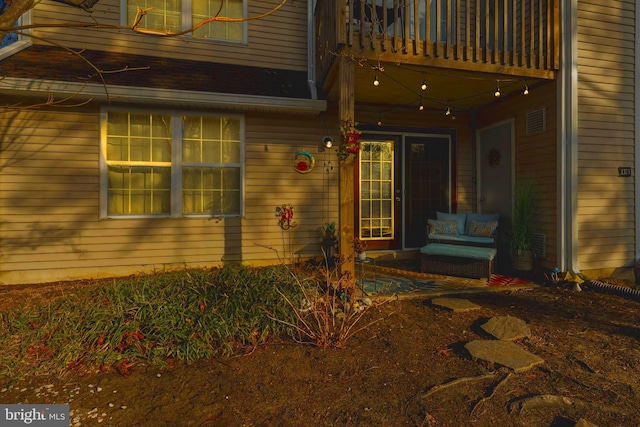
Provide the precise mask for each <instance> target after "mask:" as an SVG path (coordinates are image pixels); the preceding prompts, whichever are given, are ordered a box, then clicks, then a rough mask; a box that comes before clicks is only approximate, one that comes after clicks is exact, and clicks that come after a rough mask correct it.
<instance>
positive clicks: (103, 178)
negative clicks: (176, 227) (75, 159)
mask: <svg viewBox="0 0 640 427" xmlns="http://www.w3.org/2000/svg"><path fill="white" fill-rule="evenodd" d="M110 111H111V112H119V113H140V114H162V115H168V116H171V135H172V143H171V213H170V214H132V215H111V214H109V207H108V203H109V179H108V173H109V167H108V164H107V158H106V153H107V114H108V112H110ZM183 116H196V117H229V118H236V119H239V120H240V147H239V149H240V153H239V154H240V160H239V164H238V166H237V167H238V168H239V170H240V212H238V213H227V214H225V213H203V214H187V215H185V214H183V213H182V167H183V164H182V142H183V135H184V129H183V120H182V118H183ZM245 198H246V191H245V117H244V115H242V114H226V113H202V112H197V111H195V112H194V111H162V110H147V109H134V108H103V109H102V110H101V112H100V219H134V218H240V217H244V215H245Z"/></svg>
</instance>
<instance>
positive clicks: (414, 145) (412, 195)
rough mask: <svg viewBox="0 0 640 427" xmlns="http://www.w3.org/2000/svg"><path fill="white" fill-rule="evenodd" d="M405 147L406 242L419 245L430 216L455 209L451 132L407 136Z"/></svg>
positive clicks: (421, 244)
mask: <svg viewBox="0 0 640 427" xmlns="http://www.w3.org/2000/svg"><path fill="white" fill-rule="evenodd" d="M404 147H405V150H404V177H405V178H404V179H405V191H404V212H405V214H404V228H405V231H404V235H405V245H404V246H405V248H419V247H422V246H424V245H425V243H426V239H427V237H426V227H427V222H428V220H429V218H432V219H433V218H435V217H436V211H439V212H449V211H450V209H451V200H453V198H452V193H451V191H452V185H451V176H452V173H451V164H452V163H453V162H452V160H451V152H452V150H451V136H449V135H425V136H407V137H405V145H404Z"/></svg>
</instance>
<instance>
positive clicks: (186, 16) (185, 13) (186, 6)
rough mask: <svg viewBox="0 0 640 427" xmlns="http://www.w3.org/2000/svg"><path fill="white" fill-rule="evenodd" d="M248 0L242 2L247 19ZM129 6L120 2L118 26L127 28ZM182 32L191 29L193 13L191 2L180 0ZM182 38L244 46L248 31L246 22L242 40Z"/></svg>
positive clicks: (243, 23)
mask: <svg viewBox="0 0 640 427" xmlns="http://www.w3.org/2000/svg"><path fill="white" fill-rule="evenodd" d="M247 3H248V0H242V15H243V17H245V18H246V17H247V13H248V6H247ZM128 5H129V0H120V25H122V26H127V25H129V24H128V23H127V9H128ZM181 13H182V30H183V31H184V30H187V29H189V28H191V27H193V25H192V22H193V13H192V10H191V0H182V12H181ZM182 37H192V38H193V39H195V40H209V41H215V42H225V43H236V44H246V43H247V38H248V29H247V21H244V22H242V40H229V39H218V38H209V37H194V36H193V33H189V34H185V35H184V36H182Z"/></svg>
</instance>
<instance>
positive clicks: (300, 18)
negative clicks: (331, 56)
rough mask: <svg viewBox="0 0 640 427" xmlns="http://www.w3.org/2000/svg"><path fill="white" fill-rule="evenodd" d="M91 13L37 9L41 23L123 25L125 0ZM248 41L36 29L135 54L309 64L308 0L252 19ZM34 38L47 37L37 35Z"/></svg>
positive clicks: (255, 9)
mask: <svg viewBox="0 0 640 427" xmlns="http://www.w3.org/2000/svg"><path fill="white" fill-rule="evenodd" d="M279 3H280V2H279V1H278V0H265V1H255V0H249V5H248V15H249V16H256V15H259V14H261V13H264V12H266V11H268V10H269V9H271V8H273V7H275V6H276V5H278V4H279ZM94 9H95V10H94V12H93V13H92V14H88V13H86V12H84V11H82V10H80V9H75V8H71V7H69V6H65V5H63V4H60V3H56V2H43V3H40V4H39V5H38V6H37V8H36V9H35V11H34V22H35V23H36V24H40V23H41V24H47V23H52V24H59V23H63V22H69V23H84V24H91V23H93V22H94V20H95V21H96V22H98V23H99V24H101V25H109V26H119V25H120V14H119V11H120V2H119V1H118V0H105V1H101V2H99V3H98V4H97V5H96V6H95V8H94ZM247 25H248V39H247V42H246V43H238V42H224V41H216V40H211V39H202V38H193V37H191V36H182V37H170V38H167V37H154V36H148V35H142V34H135V33H133V32H132V31H130V30H127V29H120V30H117V29H116V30H114V29H92V28H39V29H37V30H34V31H35V35H37V36H38V37H40V38H43V39H46V40H51V41H54V42H56V43H59V44H62V45H64V46H68V47H73V48H78V49H89V50H104V51H110V52H119V53H128V54H136V55H151V56H160V57H165V58H180V59H189V60H194V61H212V62H221V63H229V64H241V65H250V66H256V67H267V68H281V69H289V70H306V68H307V7H306V2H296V3H295V4H287V5H285V6H284V7H283V8H282V9H280V10H279V11H277V12H276V13H275V14H273V15H270V16H267V17H265V18H262V19H257V20H252V21H248V23H247ZM34 42H35V43H45V44H46V42H44V41H42V40H37V39H36V40H34Z"/></svg>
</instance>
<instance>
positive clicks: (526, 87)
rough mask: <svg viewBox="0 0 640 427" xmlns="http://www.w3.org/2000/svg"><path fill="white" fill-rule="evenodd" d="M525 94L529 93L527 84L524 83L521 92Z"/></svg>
mask: <svg viewBox="0 0 640 427" xmlns="http://www.w3.org/2000/svg"><path fill="white" fill-rule="evenodd" d="M522 93H523V94H525V95H529V86H528V85H527V84H525V85H524V92H522Z"/></svg>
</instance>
